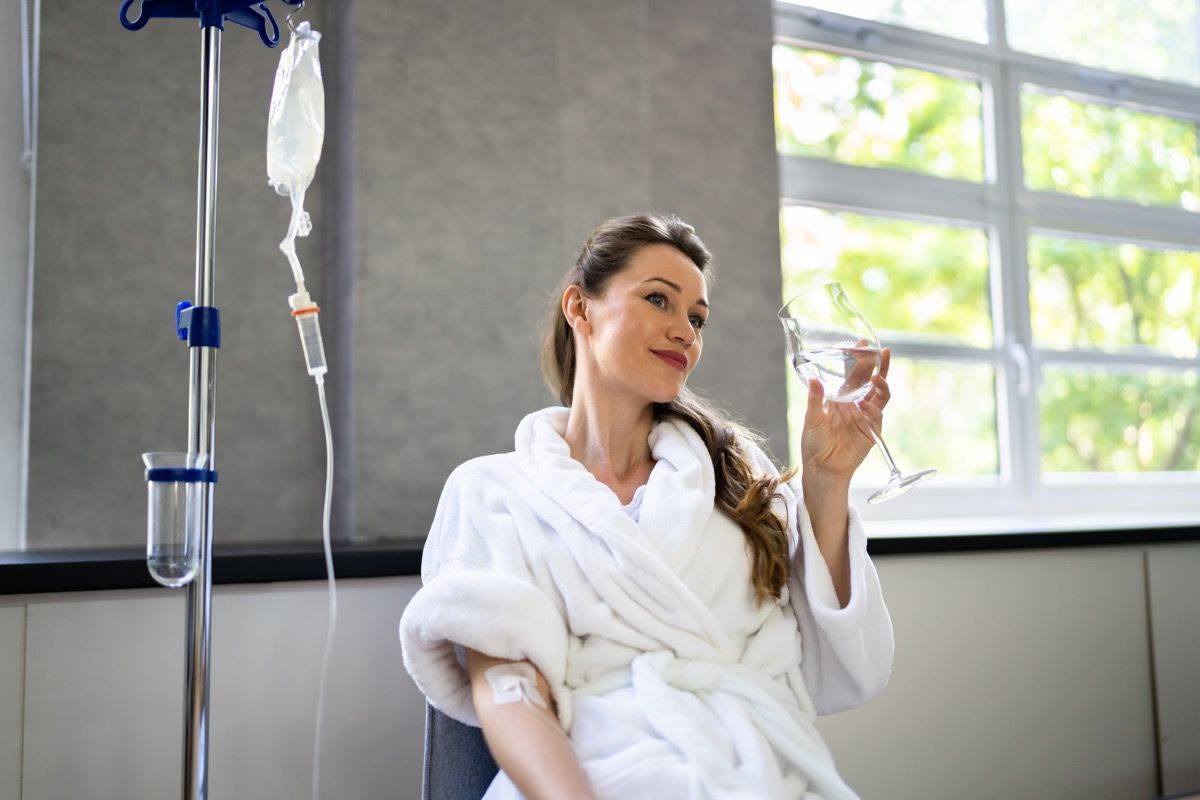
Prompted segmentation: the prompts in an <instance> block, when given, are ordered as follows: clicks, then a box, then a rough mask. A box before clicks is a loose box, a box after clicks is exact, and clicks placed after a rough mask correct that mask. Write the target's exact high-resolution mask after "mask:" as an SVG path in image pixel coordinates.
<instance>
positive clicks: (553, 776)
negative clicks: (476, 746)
mask: <svg viewBox="0 0 1200 800" xmlns="http://www.w3.org/2000/svg"><path fill="white" fill-rule="evenodd" d="M467 663H468V669H469V671H470V672H471V675H472V680H471V690H472V698H473V699H474V701H475V713H476V714H477V715H478V716H479V721H480V723H482V725H483V735H484V738H485V739H487V743H488V747H489V748H490V749H491V751H492V757H493V758H494V759H496V764H497V765H499V767H500V769H502V770H504V772H505V773H506V774H507V775H508V777H509V778H510V779H511V780H512V782H513V783H514V784H515V785H516V787H517V788H518V789H519V790H520V791H521V794H523V795H524V796H525V797H527V798H530V800H559V799H560V798H562V799H563V800H576V799H578V800H592V799H593V798H594V795H593V794H592V790H591V787H590V785H589V784H588V781H587V775H586V774H585V773H584V771H583V767H582V766H580V764H579V758H578V757H577V756H576V755H575V751H574V750H573V749H572V748H571V742H570V740H569V739H568V738H567V735H566V733H565V732H563V729H562V726H561V725H560V724H559V722H558V718H557V717H556V716H555V715H554V711H553V710H552V707H551V703H552V700H551V698H550V692H549V687H548V686H547V685H546V682H545V679H544V678H542V677H541V676H540V675H538V690H539V692H540V694H541V697H542V698H543V699H544V700H545V703H546V705H545V706H544V707H543V706H540V705H536V704H534V703H532V702H529V701H528V700H518V701H516V702H504V703H497V702H496V701H495V691H494V689H493V688H492V686H491V685H490V684H489V682H488V681H487V679H486V677H483V673H484V672H485V671H486V670H487V669H488V668H490V667H492V666H496V665H500V664H506V663H511V662H504V661H500V660H498V659H493V658H490V657H488V656H485V655H482V654H480V653H476V652H474V651H468V653H467Z"/></svg>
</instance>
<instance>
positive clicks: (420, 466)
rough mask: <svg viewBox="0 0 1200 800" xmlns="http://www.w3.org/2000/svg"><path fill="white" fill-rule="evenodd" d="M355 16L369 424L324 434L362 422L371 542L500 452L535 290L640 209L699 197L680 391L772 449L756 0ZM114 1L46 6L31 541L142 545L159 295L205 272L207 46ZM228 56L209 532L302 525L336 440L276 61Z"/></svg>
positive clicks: (318, 218)
mask: <svg viewBox="0 0 1200 800" xmlns="http://www.w3.org/2000/svg"><path fill="white" fill-rule="evenodd" d="M93 6H94V7H93ZM357 15H358V20H357V25H358V36H359V39H358V43H357V44H358V46H357V53H358V62H357V65H356V69H357V74H356V77H357V80H358V114H357V125H358V128H357V130H358V139H357V146H358V152H359V160H358V165H357V172H356V175H355V178H356V181H357V191H356V202H357V207H358V225H357V229H358V236H359V240H358V244H359V253H360V263H359V265H358V270H357V274H356V275H355V278H356V280H357V298H358V303H359V311H358V320H359V322H358V333H357V343H356V349H355V352H356V361H357V363H356V366H357V370H358V373H357V383H356V386H355V393H356V406H357V430H356V431H352V432H350V431H335V436H339V437H347V436H351V435H353V436H354V437H356V439H355V442H356V444H357V447H358V458H357V470H356V484H357V493H356V498H355V502H356V505H357V507H356V511H357V517H358V520H359V524H358V530H357V534H358V535H359V536H360V537H362V538H376V537H397V538H419V537H421V536H423V535H424V533H425V531H426V530H427V528H428V525H429V522H430V520H431V519H432V516H433V510H434V507H435V504H436V501H437V496H438V492H439V490H440V488H441V485H442V482H443V481H444V479H445V476H446V475H447V474H448V473H449V471H450V470H451V469H452V468H453V467H454V466H455V465H456V464H458V463H460V462H461V461H463V460H466V459H468V458H471V457H473V456H475V455H479V454H483V453H488V452H497V451H501V450H506V449H509V448H511V441H512V439H511V437H512V432H513V429H514V428H515V426H516V424H517V422H518V421H519V420H520V418H521V417H522V416H523V415H524V414H525V413H527V412H528V411H530V410H532V409H535V408H539V407H541V406H544V405H547V404H548V403H549V402H551V399H552V398H551V397H550V395H549V393H548V392H547V391H546V390H545V388H544V387H543V385H542V382H541V379H540V377H539V374H538V370H537V347H536V336H535V329H536V327H537V323H538V322H539V320H540V319H541V316H542V310H543V308H544V304H545V301H546V300H547V299H548V297H549V291H550V289H551V288H552V287H553V286H554V284H555V283H556V282H557V280H558V278H559V277H560V275H561V274H562V273H563V272H564V271H565V269H566V267H567V266H568V265H569V263H570V262H571V260H572V258H573V257H574V254H575V251H576V250H577V248H578V246H579V244H580V243H581V242H582V241H583V239H584V238H586V236H587V235H588V233H589V232H590V231H591V230H592V228H593V227H594V226H595V225H596V224H597V223H599V222H600V221H601V220H603V219H605V218H607V217H609V216H613V215H616V214H620V213H626V212H630V211H635V210H645V209H652V210H660V211H666V212H675V213H678V214H680V215H682V216H684V217H685V218H686V219H688V220H689V221H690V222H692V223H693V224H694V225H695V226H696V227H697V228H698V230H699V232H700V234H701V236H702V237H703V238H704V239H705V241H706V242H707V243H708V244H709V246H710V248H711V249H712V250H713V252H714V254H715V263H714V269H715V273H716V275H717V278H718V280H717V284H716V286H715V287H714V290H713V292H712V300H713V303H714V315H713V325H712V327H711V328H710V329H709V331H708V335H707V337H706V348H705V356H704V361H703V362H702V364H701V365H700V367H699V368H698V370H697V372H696V373H695V375H694V377H693V380H692V382H693V385H694V386H695V387H696V388H699V389H700V390H702V391H703V392H704V393H706V394H707V395H709V396H711V397H713V398H714V399H716V400H718V401H719V402H720V403H721V404H723V405H725V406H726V407H728V408H729V409H731V410H732V411H734V412H736V413H737V414H739V415H740V416H742V417H743V418H744V419H745V420H746V421H747V422H749V423H750V424H751V425H753V426H755V427H757V428H759V429H761V430H763V431H765V432H766V433H767V434H768V435H769V436H770V437H771V438H772V440H773V442H774V443H775V450H776V452H777V453H780V454H784V453H786V445H785V396H784V369H785V367H784V363H783V360H782V358H781V355H782V344H781V343H780V342H779V341H778V338H779V337H778V331H777V330H776V328H777V327H778V326H777V325H776V324H775V322H774V319H773V314H774V310H775V308H776V306H777V304H778V296H779V281H780V278H779V254H778V249H779V243H778V210H777V209H778V179H777V174H776V160H775V152H774V145H773V141H774V139H773V137H774V129H773V111H772V85H771V58H770V48H771V15H770V4H769V3H768V2H766V1H765V0H755V1H754V2H736V3H731V2H728V0H691V1H690V2H682V1H679V0H673V1H672V2H650V0H616V1H615V2H612V1H608V2H599V0H586V1H583V2H573V3H556V2H552V0H514V1H513V2H505V3H494V2H482V0H471V1H470V2H460V3H454V4H449V5H448V4H445V3H438V2H431V1H429V0H426V1H425V2H418V1H417V0H410V1H408V2H398V3H374V2H372V3H360V4H358V11H357ZM115 16H116V13H115V11H114V10H113V9H112V8H111V7H109V6H108V5H105V4H92V5H86V6H85V7H78V6H77V5H75V4H67V3H63V2H46V4H45V6H44V22H43V28H44V38H45V45H44V56H43V61H44V65H45V66H44V71H43V92H42V93H43V118H42V131H43V136H42V139H43V154H42V173H43V174H42V179H41V188H40V193H41V194H40V203H39V208H40V209H41V211H40V213H41V215H42V216H41V220H42V223H41V224H40V225H39V232H38V248H39V257H38V272H37V284H36V307H35V319H34V334H33V335H34V340H33V341H34V374H33V396H34V414H33V420H32V422H33V428H32V438H33V445H32V449H33V455H32V463H31V494H30V538H31V543H32V544H34V545H76V544H87V543H95V544H99V543H134V542H137V541H140V538H141V537H142V535H143V532H142V527H143V522H142V515H143V514H144V511H143V503H144V499H143V493H144V490H143V488H142V483H141V477H140V462H139V454H140V453H141V452H142V451H144V450H151V449H181V448H182V445H183V444H184V442H185V433H186V378H187V367H186V361H187V358H186V353H185V350H184V348H183V347H182V346H181V345H180V344H178V343H176V342H175V341H174V340H173V339H172V336H171V316H170V315H171V309H172V307H173V304H174V302H175V301H176V300H179V299H184V298H187V297H189V296H190V294H191V288H190V287H191V285H192V274H193V247H194V228H195V222H194V219H195V211H194V204H195V188H194V187H195V151H196V116H197V106H198V85H199V84H198V81H199V78H198V47H199V42H198V36H197V35H196V32H195V29H194V28H193V27H192V26H191V25H190V24H188V23H184V22H178V21H156V22H151V23H150V26H149V27H147V28H146V29H145V30H143V31H141V32H140V33H127V32H125V31H124V30H122V29H121V28H119V26H117V25H116V22H115ZM224 55H225V59H224V65H223V78H224V82H223V87H222V88H223V97H222V118H221V119H222V127H221V143H222V146H221V162H220V163H221V173H220V174H221V185H220V191H219V200H220V207H219V219H218V243H219V246H218V259H219V260H218V267H217V270H218V271H217V304H218V306H220V307H221V309H222V317H223V322H224V325H225V329H226V339H225V347H224V349H223V350H222V352H221V354H220V357H219V359H218V370H217V371H218V413H217V420H218V422H217V458H218V466H219V468H220V471H221V483H220V484H219V487H218V490H217V495H216V497H217V504H216V508H217V512H216V525H217V541H218V542H222V541H232V540H237V539H243V540H263V539H295V538H309V537H315V536H316V535H318V532H319V528H318V520H319V511H320V491H321V487H322V485H323V484H322V478H323V473H322V470H323V451H322V448H321V441H322V440H321V436H320V426H319V420H318V418H317V416H316V412H315V409H316V400H315V397H314V395H313V390H312V388H311V383H310V382H309V381H308V379H307V377H306V376H305V374H304V372H303V369H302V368H301V363H300V356H299V350H298V346H297V343H296V341H295V339H296V336H295V333H294V330H293V325H292V323H291V321H290V320H289V319H288V318H287V315H286V309H285V305H284V301H285V298H286V295H287V294H288V292H289V290H290V287H289V285H288V273H287V270H286V267H285V266H284V263H283V261H282V260H281V257H280V256H279V254H278V252H277V251H276V249H275V245H276V243H277V242H278V241H279V239H280V238H281V237H282V235H283V232H284V229H285V225H286V216H287V208H286V206H287V203H286V202H285V201H284V200H282V199H281V198H277V197H275V196H274V195H273V194H272V193H271V192H270V190H269V189H267V187H266V185H265V167H264V163H263V162H264V155H263V150H264V137H265V126H266V111H265V109H266V103H267V98H268V97H269V93H270V87H271V81H272V79H273V72H274V63H275V60H276V58H277V54H276V53H275V52H273V51H268V50H267V49H265V48H263V47H262V46H261V45H259V44H258V42H257V39H256V38H255V37H254V36H253V35H252V34H250V33H249V32H248V31H245V30H242V29H239V28H231V29H230V31H229V32H228V33H227V34H226V36H225V54H224ZM318 180H320V173H318ZM310 196H312V194H311V193H310ZM312 212H313V218H314V220H315V222H316V225H317V227H318V231H317V233H318V235H319V231H320V226H321V225H322V219H323V218H322V214H321V210H320V209H319V208H316V207H313V208H312ZM304 248H305V249H304V251H303V252H302V257H304V254H305V253H311V254H312V255H310V256H309V257H307V258H305V266H306V271H307V272H308V274H309V275H310V279H309V283H310V285H313V286H319V285H320V282H319V280H317V278H318V277H319V274H320V268H321V265H320V264H319V263H318V259H317V257H316V254H317V253H318V252H319V248H317V247H315V243H305V245H304ZM318 300H320V298H318ZM332 368H333V369H334V370H336V368H337V365H336V364H334V365H332Z"/></svg>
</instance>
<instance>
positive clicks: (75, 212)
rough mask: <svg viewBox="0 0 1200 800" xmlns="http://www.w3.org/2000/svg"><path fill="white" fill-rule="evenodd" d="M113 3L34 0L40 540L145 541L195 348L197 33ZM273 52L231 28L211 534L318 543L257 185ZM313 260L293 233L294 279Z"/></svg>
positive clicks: (270, 215)
mask: <svg viewBox="0 0 1200 800" xmlns="http://www.w3.org/2000/svg"><path fill="white" fill-rule="evenodd" d="M118 7H119V6H118V5H117V4H114V3H85V4H82V5H80V4H77V3H67V2H45V3H43V6H42V13H43V20H42V34H43V45H42V92H41V98H42V122H41V154H40V165H39V167H40V175H39V188H38V192H39V198H38V220H39V224H38V230H37V270H36V276H35V287H34V298H35V299H34V321H33V372H32V406H33V409H32V413H31V433H30V439H31V444H30V450H31V454H30V478H29V487H30V488H29V544H30V546H34V547H36V546H79V545H108V544H135V543H138V542H140V541H142V540H143V539H144V537H145V513H146V512H145V502H146V501H145V488H144V483H143V482H142V463H141V455H140V454H141V453H142V452H144V451H149V450H184V449H186V447H187V404H188V385H187V384H188V354H187V348H186V347H185V346H184V345H183V343H181V342H179V341H177V340H176V338H175V335H174V330H173V329H174V307H175V303H176V302H177V301H179V300H185V299H187V300H193V301H194V281H195V240H196V164H197V151H198V141H199V140H198V124H199V123H198V115H199V99H200V37H199V34H198V29H197V27H196V26H195V24H194V23H191V22H188V21H183V20H155V21H151V22H150V23H149V25H148V26H147V27H146V28H144V29H143V30H141V31H139V32H137V33H131V32H128V31H125V30H124V29H123V28H121V26H120V25H119V23H118V21H117V9H118ZM277 59H278V52H277V51H271V50H268V49H267V48H265V47H263V46H262V45H261V44H260V43H259V42H258V38H257V36H255V35H254V34H252V33H251V32H250V31H247V30H245V29H243V28H240V27H237V26H233V25H231V26H229V30H228V32H227V34H226V36H225V37H224V43H223V59H222V71H223V72H222V84H221V119H220V121H221V138H220V171H219V185H218V209H217V267H216V292H215V296H216V304H217V306H218V307H219V308H220V309H221V314H222V328H223V348H222V350H221V351H220V354H219V355H218V357H217V448H216V455H217V466H218V468H219V471H220V475H221V481H220V484H219V485H218V489H217V495H216V497H217V502H216V513H215V520H216V530H217V541H218V543H219V542H222V541H229V540H232V539H238V538H242V539H252V540H265V539H296V538H311V539H313V540H316V539H319V538H320V508H321V497H320V492H321V488H322V487H323V485H324V480H323V471H322V470H323V462H324V448H323V445H322V441H323V440H322V438H321V434H320V418H319V412H318V407H317V398H316V393H315V390H314V389H313V385H312V381H311V380H310V379H309V378H308V377H307V375H306V373H305V371H304V368H303V358H302V356H301V354H300V347H299V342H298V339H297V335H296V332H295V323H294V322H292V320H291V317H290V314H289V309H288V306H287V295H288V294H289V293H290V292H292V291H294V289H293V288H292V283H291V273H290V270H289V269H288V266H287V262H286V260H285V259H284V258H283V256H282V254H281V253H280V252H279V251H278V249H277V245H278V243H279V241H280V240H281V239H282V238H283V236H284V233H285V232H286V228H287V220H288V215H289V212H290V207H289V204H288V202H287V200H286V199H284V198H281V197H278V196H277V195H276V194H275V193H274V191H272V190H271V189H270V188H269V187H268V186H267V180H266V121H267V120H266V110H267V104H268V101H269V99H270V93H271V85H272V82H273V80H274V71H275V64H276V62H277ZM318 180H319V178H318ZM317 194H318V193H317V191H316V190H313V191H312V192H311V197H312V199H311V200H310V201H309V204H308V205H309V208H310V210H311V212H312V214H313V217H314V218H315V219H319V218H320V209H318V208H316V207H315V199H316V196H317ZM317 235H319V231H317V232H315V236H317ZM315 236H314V238H315ZM316 252H319V247H318V246H317V242H315V241H312V240H310V241H305V240H301V242H300V253H301V259H302V261H303V262H304V265H305V273H306V276H307V277H308V280H309V282H310V283H311V284H313V285H314V286H320V284H321V281H320V277H321V264H320V263H319V260H318V259H316V258H315V257H313V256H312V255H311V254H313V253H316Z"/></svg>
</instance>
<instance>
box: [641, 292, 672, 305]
mask: <svg viewBox="0 0 1200 800" xmlns="http://www.w3.org/2000/svg"><path fill="white" fill-rule="evenodd" d="M646 299H647V300H649V301H650V302H651V303H653V304H654V305H656V306H658V307H659V308H663V307H665V306H666V305H667V298H666V296H665V295H662V294H659V293H658V292H655V293H654V294H650V295H646Z"/></svg>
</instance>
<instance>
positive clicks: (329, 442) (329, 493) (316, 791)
mask: <svg viewBox="0 0 1200 800" xmlns="http://www.w3.org/2000/svg"><path fill="white" fill-rule="evenodd" d="M314 377H315V379H316V382H317V395H318V397H319V398H320V400H321V419H322V420H323V421H324V423H325V517H324V525H323V535H324V543H325V574H326V575H327V576H328V577H329V625H328V627H327V628H326V630H325V653H324V655H322V656H321V681H320V684H319V686H318V688H317V725H316V730H315V732H314V733H313V760H312V767H313V768H312V796H313V800H319V798H320V796H321V724H322V721H323V719H324V716H325V681H326V679H327V678H328V676H329V659H330V657H331V656H332V654H333V637H334V635H335V634H336V632H337V616H338V602H337V579H336V578H335V577H334V573H333V546H332V544H331V542H330V536H329V518H330V508H331V506H332V500H333V434H332V431H331V428H330V424H329V406H328V405H327V404H326V402H325V376H324V375H316V376H314Z"/></svg>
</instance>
